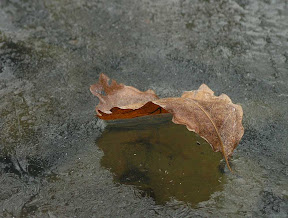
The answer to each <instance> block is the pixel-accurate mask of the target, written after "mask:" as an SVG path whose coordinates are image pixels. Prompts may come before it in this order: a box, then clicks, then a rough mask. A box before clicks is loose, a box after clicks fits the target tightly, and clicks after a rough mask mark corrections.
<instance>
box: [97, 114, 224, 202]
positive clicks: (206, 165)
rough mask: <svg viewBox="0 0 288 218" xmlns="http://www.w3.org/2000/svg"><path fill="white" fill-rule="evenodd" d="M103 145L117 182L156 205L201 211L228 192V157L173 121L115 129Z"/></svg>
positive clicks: (148, 121)
mask: <svg viewBox="0 0 288 218" xmlns="http://www.w3.org/2000/svg"><path fill="white" fill-rule="evenodd" d="M97 144H98V146H99V147H100V148H101V149H102V150H103V151H104V156H103V158H102V160H101V164H102V166H103V167H105V168H108V169H110V170H111V172H113V174H114V180H115V182H119V183H123V184H129V185H134V186H136V187H137V188H139V189H140V190H142V191H143V193H142V194H143V195H148V196H150V197H152V198H153V199H154V200H155V201H156V203H159V204H164V203H166V202H168V201H169V200H170V198H176V199H177V200H179V201H184V202H187V203H190V204H191V205H194V206H195V205H196V204H197V203H199V202H201V201H206V200H208V199H209V197H210V195H211V194H212V193H213V192H215V191H219V190H222V189H223V183H224V182H225V177H224V174H223V173H221V171H222V170H221V159H222V155H221V154H220V153H215V152H213V151H212V149H211V147H210V145H209V144H208V143H207V142H206V141H205V140H204V139H202V138H201V137H199V136H198V135H197V134H195V133H193V132H190V131H188V130H187V129H186V127H185V126H183V125H176V124H174V123H172V121H171V116H164V117H163V116H160V117H159V116H158V117H157V118H155V116H153V117H150V118H141V119H136V120H135V119H134V120H130V121H123V122H120V123H113V124H110V125H108V127H107V129H106V130H105V131H104V133H103V134H102V136H101V137H100V138H99V140H98V141H97ZM222 167H223V164H222Z"/></svg>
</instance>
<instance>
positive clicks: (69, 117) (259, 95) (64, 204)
mask: <svg viewBox="0 0 288 218" xmlns="http://www.w3.org/2000/svg"><path fill="white" fill-rule="evenodd" d="M287 7H288V6H287V1H285V0H275V1H260V0H257V1H252V0H231V1H226V0H221V1H213V0H210V1H200V0H199V1H197V0H195V1H185V0H181V1H173V0H169V1H166V0H165V1H164V0H160V1H150V0H144V1H132V0H120V1H119V0H117V1H116V0H111V1H106V0H105V1H104V0H97V1H96V0H95V1H90V0H80V1H79V0H69V1H68V0H61V1H59V0H48V1H45V2H44V1H37V0H29V1H20V0H13V1H8V0H3V1H1V2H0V9H1V10H0V47H1V48H0V115H1V119H0V132H1V134H0V137H1V140H0V142H1V144H0V181H1V187H0V216H4V217H5V216H7V217H11V216H16V217H19V216H23V217H25V216H29V217H33V216H35V217H39V216H41V217H53V216H56V217H59V216H60V217H63V216H67V217H71V216H78V217H79V216H81V217H89V216H93V215H94V216H95V217H97V216H100V217H106V216H110V217H111V216H114V217H119V216H122V217H143V216H146V217H163V216H175V217H185V216H186V217H187V216H193V217H197V216H206V217H207V216H212V215H213V216H216V217H223V216H232V217H237V216H238V217H241V216H259V217H263V216H264V217H265V216H269V217H271V216H275V217H285V216H286V215H287V213H288V208H287V204H288V203H287V197H288V194H287V192H288V187H287V180H288V171H287V169H288V167H287V157H288V149H287V140H288V138H287V136H288V132H287V129H288V126H287V120H288V113H287V110H286V108H287V102H288V101H287V97H288V89H287V82H288V73H287V69H288V66H287V65H288V62H287V59H288V54H287V50H288V40H287V29H288V26H287V25H288V24H287V19H288V14H287V11H288V10H287ZM100 72H105V73H107V75H108V76H109V77H111V78H115V79H116V80H117V81H119V82H122V83H124V82H125V81H129V84H127V85H131V86H135V87H137V88H139V89H140V90H147V89H148V88H151V89H153V90H154V91H155V92H156V93H157V94H159V97H168V96H173V95H174V96H175V95H180V94H181V93H182V92H183V91H185V90H189V89H190V87H199V86H200V85H201V84H202V83H205V84H207V85H208V86H209V87H210V88H211V89H212V90H214V91H215V93H216V94H217V95H218V94H220V93H229V96H230V97H231V99H233V101H235V102H238V103H240V104H241V106H242V107H243V110H244V111H245V116H244V128H245V129H246V131H245V135H244V137H243V140H242V141H241V143H240V145H239V147H238V149H237V152H236V153H235V155H234V157H233V160H232V162H231V163H232V164H233V168H234V169H235V171H236V172H237V173H236V174H233V175H232V174H230V173H229V172H227V169H226V170H225V172H226V173H225V175H226V177H227V183H226V184H225V186H224V190H223V191H221V192H217V193H214V194H213V195H212V196H211V199H210V200H209V201H205V202H202V203H200V204H199V207H198V208H190V207H188V206H186V205H185V204H181V203H179V202H177V201H173V200H171V202H169V203H168V204H167V205H164V206H159V205H156V204H155V203H154V202H153V201H152V200H151V199H150V198H142V197H141V198H140V197H138V195H137V190H136V189H134V188H133V187H130V186H126V185H117V184H114V183H113V181H112V175H111V173H110V172H109V171H108V170H106V169H103V168H102V167H101V166H100V159H101V157H102V155H103V153H102V151H101V150H99V149H98V148H97V145H96V144H95V139H96V138H98V137H99V136H100V134H101V132H102V130H103V128H104V127H105V124H104V123H103V122H101V121H99V120H97V119H95V118H94V110H93V107H94V106H95V104H94V103H93V102H94V98H93V96H91V94H90V92H89V90H88V89H87V87H89V85H91V84H92V83H93V82H94V81H95V80H96V79H97V78H98V76H99V74H100ZM179 78H181V79H179ZM135 193H136V194H135ZM111 205H113V206H111Z"/></svg>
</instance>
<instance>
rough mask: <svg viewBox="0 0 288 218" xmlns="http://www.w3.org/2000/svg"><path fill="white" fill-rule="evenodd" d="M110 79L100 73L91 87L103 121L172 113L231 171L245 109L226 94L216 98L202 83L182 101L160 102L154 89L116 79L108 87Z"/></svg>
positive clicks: (165, 99) (240, 136) (178, 121)
mask: <svg viewBox="0 0 288 218" xmlns="http://www.w3.org/2000/svg"><path fill="white" fill-rule="evenodd" d="M109 80H110V79H109V78H108V77H107V76H106V75H104V74H101V75H100V78H99V81H98V83H96V84H94V85H92V86H91V87H90V91H91V92H92V94H94V95H96V96H97V97H98V98H99V101H100V102H99V104H98V105H97V106H96V113H97V116H98V117H99V118H100V119H103V120H115V119H129V118H135V117H140V116H146V115H155V114H161V113H171V114H172V115H173V119H172V121H173V122H174V123H176V124H182V125H186V127H187V129H188V130H189V131H193V132H196V133H197V134H198V135H200V136H201V137H202V138H204V139H205V140H206V141H207V142H208V143H209V144H210V145H211V147H212V149H213V150H214V151H220V152H221V153H222V154H223V156H224V158H225V160H226V162H227V166H228V168H229V169H230V170H231V168H230V166H229V162H228V157H230V156H231V155H232V153H233V150H234V149H235V148H236V147H237V145H238V144H239V142H240V140H241V138H242V136H243V134H244V128H243V126H242V117H243V110H242V107H241V106H240V105H237V104H233V103H232V101H231V99H230V98H229V97H228V96H227V95H225V94H222V95H220V96H215V95H214V92H213V91H212V90H211V89H210V88H209V87H208V86H207V85H205V84H202V85H201V86H200V87H199V89H198V90H194V91H187V92H184V93H183V95H182V96H181V97H180V98H179V97H178V98H163V99H159V97H158V96H157V95H156V94H155V93H154V91H152V90H147V91H146V92H141V91H139V90H138V89H136V88H134V87H132V86H125V85H123V84H118V83H117V82H116V81H115V80H112V82H111V84H110V85H109ZM102 92H105V94H106V95H104V94H101V93H102ZM231 171H232V170H231Z"/></svg>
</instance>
